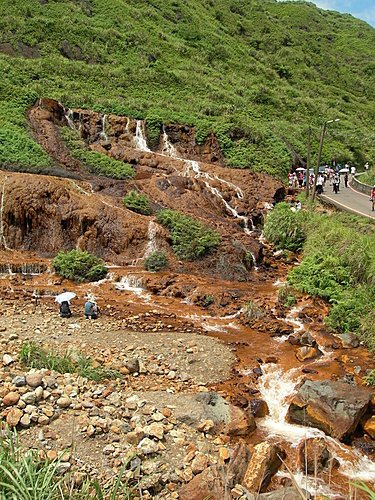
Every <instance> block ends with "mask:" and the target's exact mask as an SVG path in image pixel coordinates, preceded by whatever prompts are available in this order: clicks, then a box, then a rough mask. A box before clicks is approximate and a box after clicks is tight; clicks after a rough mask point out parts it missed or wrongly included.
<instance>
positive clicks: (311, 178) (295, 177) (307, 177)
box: [288, 164, 356, 194]
mask: <svg viewBox="0 0 375 500" xmlns="http://www.w3.org/2000/svg"><path fill="white" fill-rule="evenodd" d="M320 170H322V169H320ZM349 172H350V174H351V175H352V176H354V175H355V173H356V168H355V166H354V165H353V166H351V167H349V165H348V164H346V165H345V167H344V168H341V166H340V165H337V166H336V167H335V168H333V167H329V166H328V165H326V166H325V167H324V170H322V171H320V172H319V174H318V177H317V179H316V192H317V194H322V193H323V192H324V189H325V187H326V184H327V182H328V183H329V185H330V186H331V187H332V190H333V192H334V193H336V194H337V193H338V192H339V191H340V184H341V174H342V175H343V180H344V185H345V187H348V184H349ZM307 181H308V183H309V187H310V188H312V187H313V185H314V182H315V174H314V173H313V172H309V174H307V171H306V169H304V168H298V169H296V171H295V172H290V173H289V174H288V183H289V187H291V188H294V189H297V188H300V189H303V188H305V187H306V185H307Z"/></svg>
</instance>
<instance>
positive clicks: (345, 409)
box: [287, 380, 371, 439]
mask: <svg viewBox="0 0 375 500" xmlns="http://www.w3.org/2000/svg"><path fill="white" fill-rule="evenodd" d="M370 399H371V395H370V393H369V391H368V390H366V389H364V388H360V387H357V386H353V385H350V384H347V383H345V382H333V381H329V380H324V381H311V380H305V381H304V382H302V384H301V385H300V387H299V388H298V391H297V394H296V395H295V396H294V398H293V399H292V401H291V404H290V406H289V410H288V415H287V418H288V421H289V422H294V423H297V424H300V425H307V426H310V427H317V428H318V429H321V430H322V431H324V432H325V433H326V434H328V435H330V436H332V437H335V438H338V439H343V438H344V437H345V436H348V435H350V434H351V433H353V432H354V431H355V429H356V427H357V425H358V423H359V421H360V419H361V417H362V416H363V415H364V413H365V412H366V410H367V407H368V405H369V402H370Z"/></svg>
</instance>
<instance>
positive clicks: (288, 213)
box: [264, 203, 308, 251]
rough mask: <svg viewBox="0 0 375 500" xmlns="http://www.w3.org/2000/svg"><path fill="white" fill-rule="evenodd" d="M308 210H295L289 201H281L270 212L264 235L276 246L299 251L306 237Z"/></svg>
mask: <svg viewBox="0 0 375 500" xmlns="http://www.w3.org/2000/svg"><path fill="white" fill-rule="evenodd" d="M307 217H308V216H307V212H306V211H305V210H300V211H298V212H293V211H292V210H291V209H290V205H288V204H287V203H279V204H278V205H276V207H275V208H274V209H273V210H272V212H270V213H269V215H268V216H267V220H266V223H265V226H264V235H265V237H266V238H267V239H268V241H270V242H271V243H272V244H273V245H275V247H276V248H278V249H282V250H292V251H299V250H301V249H302V247H303V244H304V241H305V239H306V234H307V233H306V220H307Z"/></svg>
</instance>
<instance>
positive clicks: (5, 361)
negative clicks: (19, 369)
mask: <svg viewBox="0 0 375 500" xmlns="http://www.w3.org/2000/svg"><path fill="white" fill-rule="evenodd" d="M12 363H14V359H13V358H12V356H10V355H9V354H4V356H3V365H4V366H9V365H11V364H12Z"/></svg>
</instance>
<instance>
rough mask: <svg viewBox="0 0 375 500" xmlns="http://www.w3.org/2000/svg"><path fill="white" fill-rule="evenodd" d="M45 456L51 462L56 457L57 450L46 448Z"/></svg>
mask: <svg viewBox="0 0 375 500" xmlns="http://www.w3.org/2000/svg"><path fill="white" fill-rule="evenodd" d="M46 456H47V458H48V460H49V461H50V462H53V461H54V460H56V458H57V451H56V450H47V452H46Z"/></svg>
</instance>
